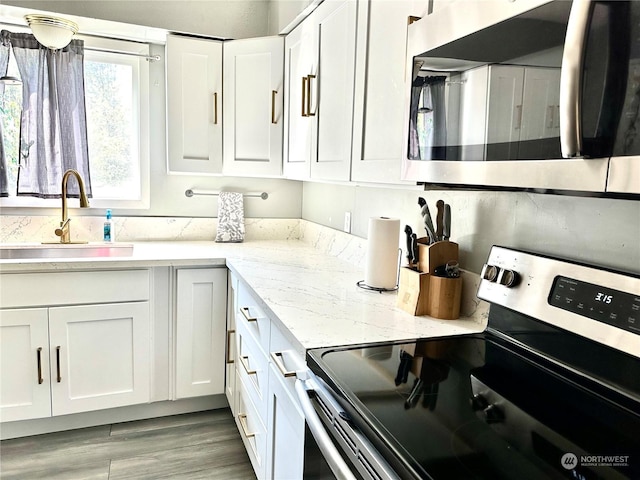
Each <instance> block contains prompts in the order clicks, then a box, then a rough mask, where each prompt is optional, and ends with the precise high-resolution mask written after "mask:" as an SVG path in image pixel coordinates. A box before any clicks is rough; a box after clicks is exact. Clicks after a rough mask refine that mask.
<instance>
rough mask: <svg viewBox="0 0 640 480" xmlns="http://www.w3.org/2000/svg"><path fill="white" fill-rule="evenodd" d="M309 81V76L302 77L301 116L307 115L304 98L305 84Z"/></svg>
mask: <svg viewBox="0 0 640 480" xmlns="http://www.w3.org/2000/svg"><path fill="white" fill-rule="evenodd" d="M308 83H309V77H302V116H303V117H308V116H309V115H308V114H307V110H306V106H307V102H306V100H305V98H306V93H307V85H308Z"/></svg>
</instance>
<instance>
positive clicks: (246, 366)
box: [240, 355, 258, 375]
mask: <svg viewBox="0 0 640 480" xmlns="http://www.w3.org/2000/svg"><path fill="white" fill-rule="evenodd" d="M240 363H241V364H242V366H243V367H244V371H245V372H247V375H255V374H256V373H258V371H257V370H251V369H250V368H249V357H248V356H247V355H245V356H243V357H240Z"/></svg>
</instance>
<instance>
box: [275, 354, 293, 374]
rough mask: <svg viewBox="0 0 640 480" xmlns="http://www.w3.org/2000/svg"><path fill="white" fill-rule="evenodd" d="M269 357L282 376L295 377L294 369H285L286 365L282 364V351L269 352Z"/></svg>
mask: <svg viewBox="0 0 640 480" xmlns="http://www.w3.org/2000/svg"><path fill="white" fill-rule="evenodd" d="M271 359H272V360H273V363H275V364H276V367H278V370H280V373H282V376H283V377H284V378H289V377H295V376H296V372H295V371H294V370H287V367H285V366H284V361H283V359H282V352H271Z"/></svg>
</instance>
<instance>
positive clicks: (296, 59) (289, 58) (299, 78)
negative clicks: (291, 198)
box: [283, 14, 318, 180]
mask: <svg viewBox="0 0 640 480" xmlns="http://www.w3.org/2000/svg"><path fill="white" fill-rule="evenodd" d="M313 18H315V17H314V15H313V14H312V15H311V16H309V17H307V18H306V19H305V21H303V22H302V23H301V24H300V25H298V26H297V27H296V28H295V29H294V30H293V31H292V32H291V33H290V34H288V35H287V37H286V39H285V46H284V50H285V59H284V63H285V66H284V68H285V111H286V112H287V114H286V116H285V126H284V128H285V132H284V159H283V160H284V162H283V170H284V174H285V176H286V177H288V178H293V179H300V180H305V179H308V178H309V175H310V162H311V148H312V134H313V130H312V127H313V122H312V119H313V116H312V115H315V111H311V104H310V102H311V97H310V96H309V92H308V90H309V89H308V86H309V82H310V81H312V80H314V79H315V78H317V73H318V72H317V47H316V31H315V24H314V20H313Z"/></svg>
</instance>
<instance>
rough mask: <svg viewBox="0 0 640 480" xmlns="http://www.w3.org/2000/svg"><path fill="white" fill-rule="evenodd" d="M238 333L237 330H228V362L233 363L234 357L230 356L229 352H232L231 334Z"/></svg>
mask: <svg viewBox="0 0 640 480" xmlns="http://www.w3.org/2000/svg"><path fill="white" fill-rule="evenodd" d="M232 333H236V331H235V330H227V359H226V360H227V364H229V363H233V362H234V360H233V358H229V354H230V353H231V334H232Z"/></svg>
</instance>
